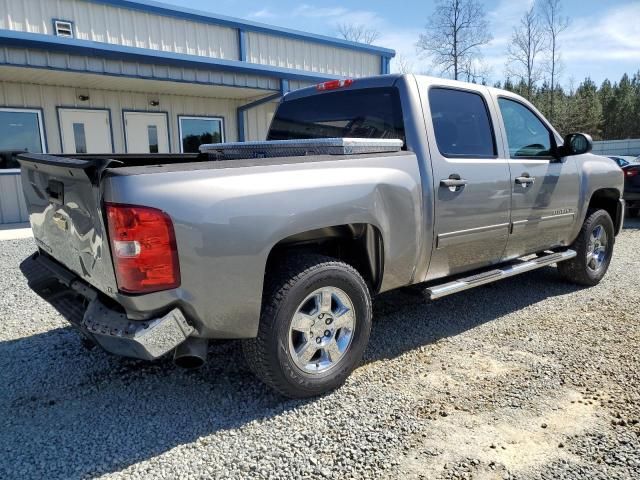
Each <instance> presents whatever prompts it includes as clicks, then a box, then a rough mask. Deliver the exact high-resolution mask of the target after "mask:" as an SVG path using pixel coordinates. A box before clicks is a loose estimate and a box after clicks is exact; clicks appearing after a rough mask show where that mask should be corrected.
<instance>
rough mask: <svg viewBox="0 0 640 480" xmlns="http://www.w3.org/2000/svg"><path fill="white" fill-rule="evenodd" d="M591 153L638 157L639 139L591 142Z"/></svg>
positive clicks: (639, 152) (639, 149)
mask: <svg viewBox="0 0 640 480" xmlns="http://www.w3.org/2000/svg"><path fill="white" fill-rule="evenodd" d="M593 153H598V154H602V155H632V156H635V155H640V138H636V139H629V140H604V141H600V142H593Z"/></svg>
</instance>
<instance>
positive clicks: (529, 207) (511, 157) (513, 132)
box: [497, 95, 579, 260]
mask: <svg viewBox="0 0 640 480" xmlns="http://www.w3.org/2000/svg"><path fill="white" fill-rule="evenodd" d="M497 104H498V108H499V111H500V117H501V119H500V121H501V123H502V125H503V128H504V130H503V131H504V132H505V139H504V141H505V156H506V158H507V159H508V162H509V165H510V168H511V173H512V178H511V186H510V188H511V190H512V204H511V223H512V225H511V235H510V236H509V242H508V244H507V250H506V252H505V260H507V259H511V258H516V257H520V256H522V255H526V254H528V253H534V252H537V251H539V250H544V249H547V248H551V247H556V246H562V245H567V244H568V242H570V241H571V238H569V235H570V233H571V231H572V230H573V229H572V227H573V225H574V224H575V221H576V218H575V215H576V212H577V209H578V199H579V192H578V189H579V178H578V170H577V166H576V162H575V159H573V158H572V157H567V158H561V159H557V158H555V157H553V156H552V150H553V149H554V148H555V142H556V140H555V136H554V133H553V132H552V130H551V129H550V127H549V126H548V125H547V124H546V122H545V121H544V120H543V119H542V118H541V116H540V115H539V114H538V113H537V112H535V111H534V110H533V109H532V108H530V107H529V106H528V105H526V104H525V103H523V102H522V101H521V100H519V99H518V98H514V97H508V96H504V95H500V96H498V97H497Z"/></svg>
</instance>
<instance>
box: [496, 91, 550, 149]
mask: <svg viewBox="0 0 640 480" xmlns="http://www.w3.org/2000/svg"><path fill="white" fill-rule="evenodd" d="M498 105H500V113H501V114H502V121H503V122H504V128H505V130H506V131H507V143H508V144H509V155H510V156H511V158H518V157H524V158H528V157H547V156H550V155H551V145H552V143H551V132H550V131H549V130H548V129H547V127H546V126H545V125H544V124H543V123H542V122H541V121H540V119H539V118H538V117H537V116H536V115H535V114H534V113H533V112H532V111H531V110H529V109H528V108H527V107H525V106H524V105H522V104H521V103H518V102H514V101H513V100H507V99H506V98H499V99H498Z"/></svg>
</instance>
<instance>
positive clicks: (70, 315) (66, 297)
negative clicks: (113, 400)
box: [20, 253, 195, 360]
mask: <svg viewBox="0 0 640 480" xmlns="http://www.w3.org/2000/svg"><path fill="white" fill-rule="evenodd" d="M20 269H21V270H22V273H23V274H24V276H25V277H26V278H27V281H28V282H29V287H31V289H32V290H33V291H34V292H36V293H37V294H38V295H39V296H41V297H42V298H43V299H44V300H46V301H47V302H49V303H50V304H51V305H52V306H53V307H54V308H55V309H56V310H57V311H58V312H60V314H61V315H62V316H63V317H65V318H66V319H67V320H68V321H69V322H70V323H71V324H72V325H73V326H75V327H76V328H78V329H79V330H80V332H81V334H82V335H83V336H84V337H86V338H89V339H91V340H93V341H94V342H95V343H97V344H98V345H100V346H101V347H102V348H104V349H105V350H106V351H108V352H110V353H113V354H116V355H122V356H125V357H133V358H140V359H143V360H154V359H156V358H159V357H161V356H162V355H164V354H166V353H169V352H170V351H172V350H173V349H175V348H176V347H177V346H178V345H180V344H181V343H183V342H184V341H185V340H186V339H187V338H188V337H189V336H190V335H191V334H193V333H194V331H195V329H194V328H193V327H192V326H191V325H189V323H188V322H187V320H186V319H185V317H184V315H183V314H182V312H181V311H180V309H178V308H174V309H173V310H171V311H170V312H169V313H167V314H166V315H164V316H162V317H159V318H154V319H151V320H146V321H132V320H129V319H128V318H127V316H126V315H125V314H124V313H123V312H122V311H119V310H118V309H117V308H112V307H110V306H108V305H106V304H105V303H104V302H102V301H101V300H100V295H99V294H98V292H97V291H96V290H94V289H93V288H92V287H90V286H89V285H87V284H86V283H84V282H83V281H81V280H79V279H78V278H77V277H76V276H75V275H74V274H72V273H71V272H69V271H68V270H66V269H65V268H64V267H62V266H60V265H59V264H57V263H55V262H54V261H52V260H50V259H48V258H47V257H46V256H43V255H40V254H38V253H36V254H34V255H32V256H31V257H29V258H27V259H26V260H24V261H23V262H22V264H21V265H20Z"/></svg>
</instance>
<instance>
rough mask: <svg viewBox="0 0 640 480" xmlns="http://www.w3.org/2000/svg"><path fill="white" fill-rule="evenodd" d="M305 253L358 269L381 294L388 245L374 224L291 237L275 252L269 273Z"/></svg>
mask: <svg viewBox="0 0 640 480" xmlns="http://www.w3.org/2000/svg"><path fill="white" fill-rule="evenodd" d="M303 253H319V254H322V255H327V256H329V257H334V258H337V259H339V260H341V261H343V262H345V263H347V264H349V265H351V266H352V267H353V268H355V269H356V270H358V272H359V273H360V275H362V277H363V278H364V280H365V281H366V282H367V284H368V285H369V288H370V289H371V291H372V292H373V293H377V292H379V291H380V285H381V283H382V275H383V269H384V246H383V240H382V235H381V234H380V231H379V230H378V229H377V228H376V227H374V226H373V225H370V224H366V223H354V224H348V225H335V226H331V227H325V228H319V229H315V230H310V231H307V232H302V233H298V234H296V235H292V236H290V237H287V238H285V239H283V240H281V241H280V242H278V243H277V244H276V245H275V246H274V247H273V248H272V249H271V252H270V253H269V258H268V259H267V268H266V272H265V274H267V273H268V272H269V271H271V269H272V268H276V267H277V265H281V264H282V261H283V259H284V258H286V257H287V256H290V255H297V254H303Z"/></svg>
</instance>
